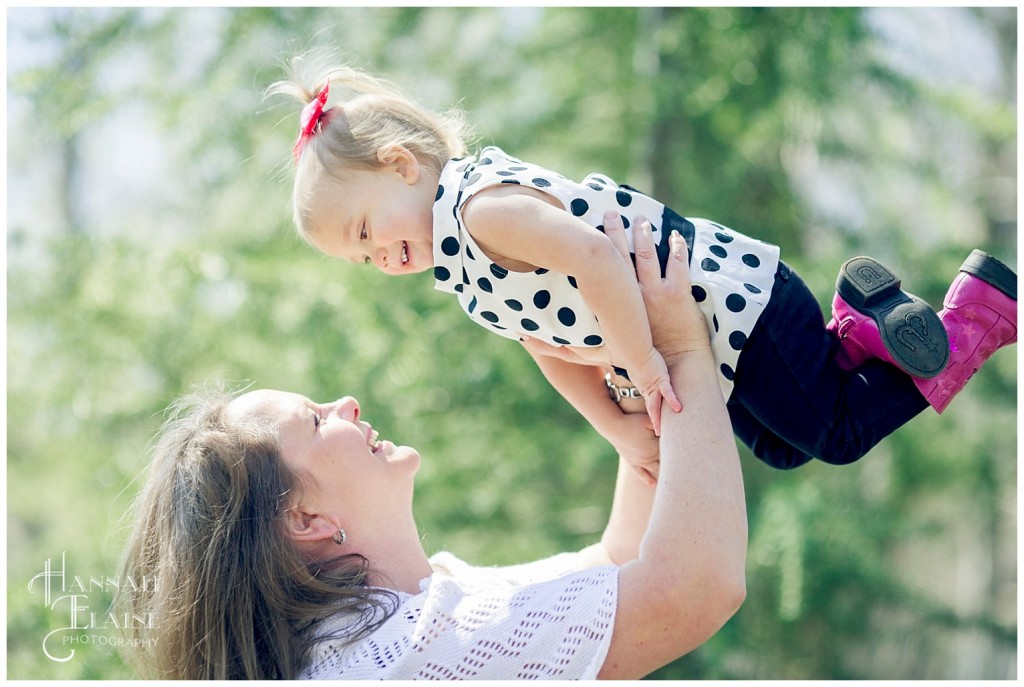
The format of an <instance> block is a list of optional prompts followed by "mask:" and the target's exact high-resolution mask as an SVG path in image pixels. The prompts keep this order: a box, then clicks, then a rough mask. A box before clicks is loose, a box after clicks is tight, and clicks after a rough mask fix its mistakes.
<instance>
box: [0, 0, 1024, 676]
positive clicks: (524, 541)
mask: <svg viewBox="0 0 1024 687" xmlns="http://www.w3.org/2000/svg"><path fill="white" fill-rule="evenodd" d="M938 12H939V14H938V15H936V14H935V13H934V12H932V11H925V10H921V11H913V10H911V11H905V12H903V13H902V14H900V13H896V15H889V18H890V20H891V19H892V18H893V16H896V18H897V19H898V18H900V17H903V19H905V20H910V21H916V22H923V23H925V24H927V22H929V21H938V20H939V19H941V18H942V17H944V16H945V17H947V20H949V15H943V14H942V12H959V14H955V15H951V16H952V20H955V21H961V22H968V21H970V22H974V24H972V25H975V26H977V27H979V29H978V30H979V31H988V33H986V34H985V35H987V36H989V38H988V39H987V40H989V41H992V42H994V41H997V40H1002V41H1003V42H1002V43H1000V45H999V46H998V47H1001V49H1002V50H1003V54H1004V57H1005V56H1006V55H1009V56H1010V57H1011V58H1015V51H1016V45H1015V43H1013V42H1012V39H1010V43H1012V45H1011V44H1008V43H1007V40H1008V39H1007V38H1006V36H1007V35H1009V36H1013V35H1014V34H1015V26H1016V14H1015V11H1013V10H1010V14H1009V15H1007V14H1006V13H1005V12H1000V11H998V10H993V11H988V12H983V11H978V12H975V13H973V14H969V13H966V12H964V11H957V10H940V11H938ZM8 19H9V31H10V34H11V36H12V37H14V38H16V39H18V40H17V41H14V40H12V41H11V45H10V50H11V53H10V56H11V63H12V67H11V72H10V74H9V87H10V92H9V96H10V99H11V105H10V108H9V113H10V118H11V122H12V124H11V128H10V129H9V131H10V132H12V136H10V158H9V160H10V162H9V165H10V166H9V176H10V179H11V181H10V182H9V194H10V195H11V197H12V200H11V204H12V210H11V212H10V213H9V227H8V256H9V262H8V406H7V421H8V477H9V479H8V592H7V607H8V647H7V648H8V653H7V656H8V666H9V667H8V676H9V677H11V678H52V679H58V678H60V679H63V678H123V677H130V674H129V672H128V671H127V669H126V668H125V667H124V665H123V663H122V661H121V659H120V657H119V655H118V653H117V652H116V651H115V648H114V647H112V646H110V645H109V644H99V643H96V642H94V643H91V644H82V643H79V644H75V645H66V646H65V647H64V648H67V646H73V647H74V648H75V649H76V652H77V653H76V655H75V657H74V658H73V659H72V660H70V661H68V662H65V663H59V662H54V661H50V660H47V659H46V658H45V657H44V655H43V654H42V641H43V637H44V636H45V635H46V633H47V632H50V631H52V630H54V629H58V628H60V627H63V626H64V624H65V623H66V620H67V619H66V618H65V617H64V616H63V615H62V610H61V609H62V608H63V607H58V608H56V609H47V608H46V607H45V606H44V603H43V598H42V595H41V593H40V587H39V586H38V585H39V583H38V582H37V583H36V585H37V586H36V587H34V591H33V592H32V593H29V591H28V585H29V581H30V580H32V578H33V576H35V575H36V574H38V573H39V572H41V571H42V570H43V565H44V563H45V561H47V560H48V559H49V560H51V561H57V560H59V559H60V556H61V553H62V552H64V553H65V555H66V565H67V569H68V573H69V574H76V575H82V576H88V575H96V576H103V575H108V576H111V575H114V574H115V572H116V567H117V560H118V557H119V555H120V550H121V546H122V543H123V541H124V535H125V523H124V522H123V520H122V516H123V514H124V513H125V511H126V509H127V508H128V506H129V503H130V501H131V499H132V497H133V495H134V493H135V491H136V489H137V487H138V483H139V480H140V479H141V478H142V475H143V473H144V470H145V465H146V462H147V450H148V448H149V444H150V441H151V438H152V436H153V434H154V432H155V431H156V429H157V428H158V426H159V424H160V421H161V418H162V413H163V409H164V408H166V406H167V405H168V403H169V402H170V401H171V400H172V399H173V398H174V397H175V396H177V395H178V394H181V393H183V392H186V391H188V390H189V389H190V388H191V387H192V386H193V385H196V384H200V383H203V382H204V381H207V380H211V379H222V380H226V381H227V382H228V383H229V384H234V385H236V386H240V387H241V386H246V385H252V386H258V387H275V388H284V389H289V390H293V391H297V392H300V393H303V394H306V395H308V396H310V397H313V398H315V399H318V400H329V399H331V398H335V397H337V396H339V395H342V394H352V395H354V396H356V397H357V398H358V399H359V400H360V402H361V404H362V405H363V412H364V415H365V416H366V417H368V418H371V420H372V422H373V424H374V426H375V427H377V428H378V429H379V430H380V431H381V432H382V434H384V435H385V436H388V437H391V438H393V439H395V440H397V441H400V442H402V443H407V444H411V445H414V446H416V447H417V448H419V449H420V451H421V453H422V455H423V458H424V460H423V467H422V469H421V472H420V475H419V491H418V496H417V502H416V511H417V514H418V520H419V524H420V527H421V531H422V532H423V534H424V538H425V542H426V545H427V549H428V550H429V551H431V552H432V551H438V550H442V549H449V550H452V551H454V552H455V553H457V554H459V555H460V556H462V557H464V558H466V559H467V560H470V561H474V562H479V563H484V564H489V563H493V564H503V563H514V562H521V561H523V560H526V559H531V558H537V557H541V556H545V555H548V554H551V553H555V552H558V551H562V550H570V549H575V548H580V547H582V546H585V545H587V544H589V543H591V542H592V541H594V540H595V539H596V537H597V536H599V533H600V530H601V527H602V526H603V524H604V520H605V518H606V517H607V507H608V503H609V500H610V493H611V488H612V484H613V480H614V474H615V456H614V455H613V452H612V451H611V449H610V448H609V447H608V446H606V445H605V444H604V443H603V441H601V440H600V438H599V437H597V436H596V435H595V434H594V433H593V431H591V430H590V429H589V428H588V427H587V426H586V425H585V423H584V422H583V421H582V420H581V419H580V418H579V417H578V416H577V415H576V414H575V412H574V411H573V410H572V409H571V408H570V407H569V406H568V405H567V404H566V403H565V402H563V401H562V400H561V399H560V398H558V397H557V395H556V394H555V393H554V392H553V391H552V390H551V389H550V388H549V387H548V386H547V383H546V382H545V381H544V379H543V377H542V376H541V375H540V373H539V372H538V371H537V370H536V369H535V366H534V365H533V363H532V361H530V359H529V357H528V356H527V355H526V354H525V353H524V351H522V350H521V349H520V347H519V346H517V345H515V344H514V343H512V342H503V341H501V340H499V339H497V338H496V337H494V336H492V335H490V334H488V333H486V332H485V331H484V330H483V329H482V328H480V327H477V326H476V325H474V324H472V323H471V322H470V321H469V320H468V319H467V318H466V317H465V316H464V315H463V314H462V313H461V312H460V311H459V309H458V308H457V307H456V306H455V304H454V303H453V302H451V300H450V298H447V297H444V296H442V295H441V294H439V293H437V292H435V291H433V290H432V280H431V278H430V276H429V274H424V275H416V276H412V277H407V278H404V279H391V278H385V277H383V276H382V275H380V274H378V273H377V272H375V271H373V270H369V269H358V268H352V267H349V266H347V265H343V264H341V263H337V262H334V261H330V260H328V259H326V258H323V257H321V256H319V255H317V254H315V253H314V252H313V251H312V250H311V249H309V248H308V247H307V246H305V245H304V244H303V243H302V242H301V241H300V240H299V239H297V238H295V237H294V236H293V232H292V229H291V226H290V214H289V188H288V186H289V178H288V177H289V174H288V167H287V165H288V162H289V160H288V153H289V150H290V146H291V141H292V138H293V136H294V123H295V119H296V117H295V115H296V111H297V108H295V107H293V106H292V105H290V104H289V105H285V106H280V104H278V103H272V102H271V103H266V102H263V101H262V100H261V95H260V91H261V90H262V89H263V88H265V87H266V86H267V85H268V84H269V83H271V82H272V81H273V80H275V79H277V78H280V77H281V76H282V72H281V71H280V68H279V67H280V62H281V60H282V58H286V57H288V56H290V54H291V53H293V52H295V51H300V50H304V49H307V48H313V47H324V46H326V47H329V48H333V49H336V50H337V51H338V52H339V53H340V54H341V55H342V56H343V57H345V58H347V59H351V60H354V61H356V62H357V63H359V64H362V65H363V66H366V67H368V68H370V69H372V70H374V71H379V72H383V73H385V74H387V75H388V76H390V77H391V78H392V79H393V80H395V81H396V82H398V83H400V84H403V85H404V86H406V87H407V88H408V90H410V91H411V92H412V93H413V94H415V95H416V96H417V97H418V98H420V99H421V100H422V101H423V102H425V103H426V104H428V105H430V106H434V107H438V108H444V107H448V106H450V105H452V104H455V103H459V104H461V106H462V107H464V108H465V109H466V110H467V111H468V112H470V113H471V115H472V117H473V120H474V122H475V124H476V127H477V130H478V133H479V134H480V141H481V143H491V142H493V143H496V144H499V145H501V146H503V147H505V148H506V149H507V150H509V151H511V152H513V153H514V154H518V155H521V156H522V157H524V158H527V159H532V160H536V161H537V162H540V163H543V164H546V165H548V166H550V167H553V168H556V169H559V170H560V171H563V172H564V173H566V174H567V175H570V176H576V177H581V176H583V175H584V174H586V173H587V172H590V171H593V170H601V171H604V172H606V173H608V174H610V175H612V176H613V178H616V179H617V180H619V181H622V182H625V183H630V184H632V185H634V186H637V187H639V188H645V189H649V190H651V191H652V192H654V193H655V194H656V195H658V196H660V197H662V198H663V199H665V200H666V201H667V202H668V203H669V204H670V205H673V206H674V207H675V208H676V209H677V210H679V211H681V212H682V213H684V214H689V215H696V216H708V217H711V218H714V219H716V220H719V221H722V222H724V223H726V224H729V225H732V226H735V227H736V228H737V229H739V230H741V231H746V232H748V233H750V234H753V235H756V236H759V237H761V238H764V239H765V240H768V241H772V242H775V243H778V244H780V245H781V246H782V247H783V252H784V257H785V259H786V260H787V262H789V263H790V264H792V265H794V266H795V267H796V268H797V269H798V270H799V271H800V272H801V274H802V275H803V276H804V278H805V280H806V281H807V282H808V284H810V285H811V287H812V288H813V289H814V290H815V292H816V293H818V294H819V295H820V298H821V303H822V305H823V306H824V307H826V308H827V306H828V303H829V300H830V298H831V289H832V284H833V280H834V278H835V272H836V268H837V267H838V265H839V264H840V263H841V262H842V260H844V259H845V258H847V257H849V256H850V255H853V254H856V253H861V252H863V253H868V254H871V255H875V256H877V257H879V258H881V259H883V260H884V261H886V262H888V263H890V264H893V265H894V266H898V270H899V271H900V274H901V276H903V278H904V283H905V285H907V287H908V288H910V289H912V290H913V291H914V292H915V293H917V294H918V295H920V296H922V297H924V298H927V299H928V300H929V301H931V302H932V303H933V304H938V303H939V302H940V301H941V298H942V294H943V293H944V291H945V288H946V286H947V285H948V283H949V280H950V279H951V277H952V275H953V274H954V273H955V272H956V269H957V266H958V265H959V262H960V260H962V258H963V256H964V255H966V253H967V252H968V251H969V249H970V248H971V247H974V246H975V245H979V246H984V247H986V248H987V249H989V250H990V251H991V252H994V253H996V254H997V255H999V256H1000V257H1003V258H1006V259H1007V260H1008V261H1009V262H1011V263H1012V262H1013V259H1014V256H1015V252H1016V242H1015V241H1016V224H1015V216H1014V209H1013V208H1014V203H1013V200H1014V198H1015V197H1014V196H1013V194H1012V193H1010V194H1009V195H1007V194H1006V193H1003V192H1001V191H1000V189H1001V188H1004V186H1005V180H1006V179H1008V178H1009V179H1012V181H1013V182H1014V184H1011V185H1010V188H1013V186H1015V161H1014V137H1015V133H1016V128H1015V115H1014V112H1013V100H1012V97H1011V95H1008V93H1012V90H1005V91H998V90H997V91H981V90H978V89H977V88H976V87H974V86H971V85H969V84H968V85H965V84H962V83H957V82H956V81H955V79H952V78H950V79H949V81H948V83H947V81H946V80H944V79H943V78H925V76H922V75H921V74H920V73H919V72H914V71H913V70H908V69H901V68H898V66H899V65H898V61H896V60H893V59H888V58H887V57H886V56H887V54H888V53H887V52H886V51H887V50H891V49H893V45H892V41H890V40H888V39H886V38H885V35H886V34H885V32H884V31H882V30H881V29H880V28H879V24H878V17H877V16H876V14H872V13H871V12H866V11H864V10H861V9H855V8H843V9H805V8H779V9H763V8H740V7H736V8H706V9H703V8H702V9H692V8H667V9H658V8H600V9H599V8H548V9H540V8H526V9H520V10H510V9H503V8H474V9H461V8H398V7H395V8H379V9H371V8H352V9H337V8H249V9H243V8H237V9H223V8H221V9H188V10H186V9H173V10H162V9H149V10H133V9H127V8H125V9H106V10H100V9H48V10H30V9H20V10H11V11H10V12H9V14H8ZM1007 26H1011V28H1012V29H1014V30H1010V31H1007V29H1006V27H1007ZM26 41H28V42H26ZM26 46H28V47H26ZM453 46H454V47H455V48H456V49H454V50H453ZM896 47H897V48H899V47H900V46H899V45H897V46H896ZM903 49H906V46H903ZM18 50H28V51H29V53H31V54H28V53H26V54H20V53H19V52H18ZM1012 62H1013V59H1011V60H1010V64H1011V65H1012ZM1002 67H1003V69H1004V71H1007V70H1009V71H1011V72H1012V70H1010V69H1009V67H1008V66H1007V65H1002ZM936 69H938V68H936ZM940 71H941V70H940ZM942 76H943V75H942V74H940V77H942ZM1010 86H1012V84H1010ZM1008 88H1009V87H1008ZM29 120H31V121H32V125H31V126H26V125H25V122H27V121H29ZM125 122H132V123H133V124H137V125H138V126H140V127H141V128H142V129H143V130H144V131H147V132H149V133H150V135H152V136H153V137H154V138H155V139H156V141H157V143H156V144H154V145H153V146H152V147H146V146H142V147H141V148H140V149H138V150H134V149H128V150H126V149H125V148H124V145H126V144H124V143H123V140H124V139H123V138H122V133H121V127H123V126H125ZM21 131H31V132H32V136H31V137H21V136H17V135H14V134H17V132H21ZM129 140H134V139H129ZM118 145H121V146H122V147H120V148H119V147H117V146H118ZM118 155H125V156H126V157H123V158H122V157H118ZM140 160H142V161H143V162H145V163H146V164H148V165H150V166H149V167H146V168H145V169H146V170H147V174H148V173H149V172H152V177H151V178H150V177H149V176H148V175H147V174H135V175H131V174H130V172H129V173H128V174H126V172H125V168H124V167H122V165H125V166H127V169H128V170H131V169H134V167H132V166H131V164H129V163H133V164H136V165H138V164H139V161H140ZM951 161H954V162H952V163H951ZM1008 161H1009V162H1008ZM40 179H43V180H44V181H43V182H42V183H40V182H39V180H40ZM822 180H826V181H827V182H828V184H827V185H825V187H824V188H823V185H822V183H821V181H822ZM111 185H113V186H114V188H115V192H113V193H112V192H111V190H110V187H111ZM95 198H100V199H106V202H105V203H103V202H99V203H98V202H97V201H96V200H95ZM836 198H838V199H840V200H839V201H836ZM1008 198H1009V199H1010V200H1009V201H1008V200H1007V199H1008ZM1007 208H1009V209H1007ZM1015 354H1016V351H1015V349H1010V350H1008V351H1003V352H1000V353H998V354H997V355H996V356H995V357H994V358H993V359H992V361H991V362H990V363H989V365H987V366H986V367H985V369H983V370H982V371H981V372H980V373H979V374H978V375H977V376H976V377H975V379H974V380H972V382H971V384H970V385H969V387H968V389H967V390H966V391H965V392H964V393H963V394H961V396H960V397H959V398H958V399H957V400H956V402H955V403H954V404H953V405H952V406H951V408H950V409H949V410H948V411H947V412H946V414H945V415H943V416H941V417H939V416H937V415H935V414H934V413H933V412H932V411H930V410H928V411H926V412H925V413H923V414H922V415H921V416H920V417H919V418H917V419H916V420H915V421H914V422H912V423H911V424H909V425H907V426H906V427H904V428H902V429H901V430H899V431H898V432H896V433H895V434H894V435H893V436H892V437H890V438H888V439H887V440H886V441H885V442H883V443H882V444H881V445H879V446H878V447H877V448H876V449H875V450H874V451H873V452H872V454H871V455H869V456H868V457H866V458H865V459H864V460H862V461H861V462H859V463H858V464H855V465H852V466H849V467H842V468H835V467H830V466H826V465H822V464H812V465H809V466H806V467H803V468H800V469H799V470H796V471H793V472H790V473H783V472H778V471H774V470H772V469H770V468H767V467H766V466H764V465H763V464H761V463H759V462H758V461H756V460H755V459H753V458H752V457H751V456H750V455H748V454H746V453H744V455H743V461H744V472H745V478H746V484H747V494H748V510H749V517H750V549H749V554H750V555H749V563H748V599H747V602H746V603H745V605H744V606H743V608H742V609H741V610H740V612H739V614H738V615H737V616H736V617H735V618H734V619H733V620H732V621H731V622H730V623H729V624H727V625H726V627H725V628H724V629H723V630H722V632H721V633H719V634H718V635H717V636H716V637H715V638H714V639H713V640H712V641H711V642H709V643H708V644H707V645H706V646H705V647H702V648H701V649H699V650H698V651H695V652H693V653H692V654H691V655H689V656H686V657H684V658H682V659H680V660H679V661H677V662H675V663H673V664H671V665H669V666H667V667H665V668H664V669H662V670H660V671H658V672H657V673H656V674H655V675H654V676H653V677H654V678H665V679H692V678H721V679H731V678H748V679H756V678H763V679H768V678H770V679H798V678H816V679H823V678H853V679H871V678H901V679H911V678H951V677H957V678H991V677H1007V676H1012V675H1015V674H1016V664H1015V647H1016V617H1015V615H1014V612H1013V610H1014V608H1015V601H1016V599H1015V591H1014V590H1015V586H1014V583H1015V577H1016V543H1015V539H1016V523H1015V518H1014V513H1015V501H1016V487H1015V482H1016V463H1015V455H1016V437H1017V434H1016V402H1015V396H1016V373H1017V368H1016V357H1015ZM109 598H110V594H109V590H104V591H96V592H93V593H90V594H89V598H88V602H89V605H90V607H91V610H94V611H97V612H102V611H101V609H102V608H103V607H104V605H105V604H107V603H109ZM70 634H74V633H70ZM88 634H89V632H86V631H83V632H81V633H78V635H80V636H84V635H88ZM94 634H96V635H97V636H110V637H113V636H115V635H114V633H113V632H101V633H94ZM958 656H959V658H958Z"/></svg>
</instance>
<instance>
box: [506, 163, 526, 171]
mask: <svg viewBox="0 0 1024 687" xmlns="http://www.w3.org/2000/svg"><path fill="white" fill-rule="evenodd" d="M509 169H511V170H512V171H513V172H525V171H526V167H523V166H522V165H516V166H515V167H509Z"/></svg>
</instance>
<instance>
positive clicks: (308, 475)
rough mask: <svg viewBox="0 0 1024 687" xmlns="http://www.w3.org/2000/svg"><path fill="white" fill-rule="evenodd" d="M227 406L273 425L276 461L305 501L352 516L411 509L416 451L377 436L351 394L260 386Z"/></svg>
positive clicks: (416, 459)
mask: <svg viewBox="0 0 1024 687" xmlns="http://www.w3.org/2000/svg"><path fill="white" fill-rule="evenodd" d="M229 408H230V412H232V413H239V414H242V415H244V416H247V417H255V418H259V419H261V420H263V421H265V422H269V423H271V424H272V425H274V426H275V427H276V428H277V430H278V436H279V442H280V446H281V457H282V460H283V461H284V463H285V465H287V466H288V468H289V469H290V470H291V471H292V473H293V474H295V475H296V476H297V477H298V479H299V484H300V490H299V491H300V492H301V494H302V498H303V499H305V500H306V502H307V503H306V505H309V506H311V507H314V508H319V509H321V510H323V509H335V508H336V509H337V510H338V511H339V512H341V511H343V512H344V513H345V515H346V516H347V517H352V518H360V517H374V515H375V514H376V513H377V511H379V510H380V509H382V508H383V509H392V508H394V507H396V506H401V505H402V504H408V505H406V506H404V507H405V508H411V506H412V485H413V477H414V475H415V474H416V471H417V469H418V468H419V464H420V455H419V453H418V452H417V451H416V449H414V448H411V447H409V446H396V445H395V444H393V443H392V442H390V441H387V440H379V439H378V437H377V432H376V431H375V430H374V429H373V428H372V427H371V426H370V424H369V423H367V422H364V421H363V420H361V419H360V413H359V403H358V402H357V401H356V400H355V399H354V398H352V397H351V396H345V397H344V398H340V399H338V400H337V401H334V402H332V403H314V402H313V401H311V400H309V399H308V398H306V397H305V396H300V395H299V394H292V393H288V392H284V391H272V390H260V391H252V392H250V393H247V394H244V395H243V396H239V397H238V398H237V399H235V400H234V401H232V402H231V405H230V406H229Z"/></svg>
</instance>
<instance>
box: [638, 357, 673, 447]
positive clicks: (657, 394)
mask: <svg viewBox="0 0 1024 687" xmlns="http://www.w3.org/2000/svg"><path fill="white" fill-rule="evenodd" d="M627 369H628V371H629V378H630V380H632V382H633V383H634V384H636V386H637V388H638V389H640V393H642V394H643V395H644V403H646V404H647V414H648V415H650V416H651V421H652V422H653V423H654V434H655V435H656V436H659V437H660V436H661V401H662V399H664V400H665V401H667V402H668V404H669V405H670V406H672V410H674V411H676V412H677V413H678V412H680V411H681V410H682V409H683V405H682V404H681V403H680V402H679V399H678V398H677V397H676V392H675V391H673V390H672V383H671V381H670V380H669V376H668V366H667V365H666V364H665V359H664V358H662V357H661V353H658V351H657V349H655V348H654V347H653V346H652V347H651V350H650V353H648V355H647V359H646V360H645V361H644V362H643V363H642V364H640V365H634V366H632V367H629V368H627Z"/></svg>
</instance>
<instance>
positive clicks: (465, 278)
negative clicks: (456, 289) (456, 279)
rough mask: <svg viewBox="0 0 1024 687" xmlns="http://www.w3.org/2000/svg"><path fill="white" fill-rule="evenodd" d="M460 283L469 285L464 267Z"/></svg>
mask: <svg viewBox="0 0 1024 687" xmlns="http://www.w3.org/2000/svg"><path fill="white" fill-rule="evenodd" d="M462 283H463V284H468V283H469V275H468V274H466V268H465V267H463V268H462Z"/></svg>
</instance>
